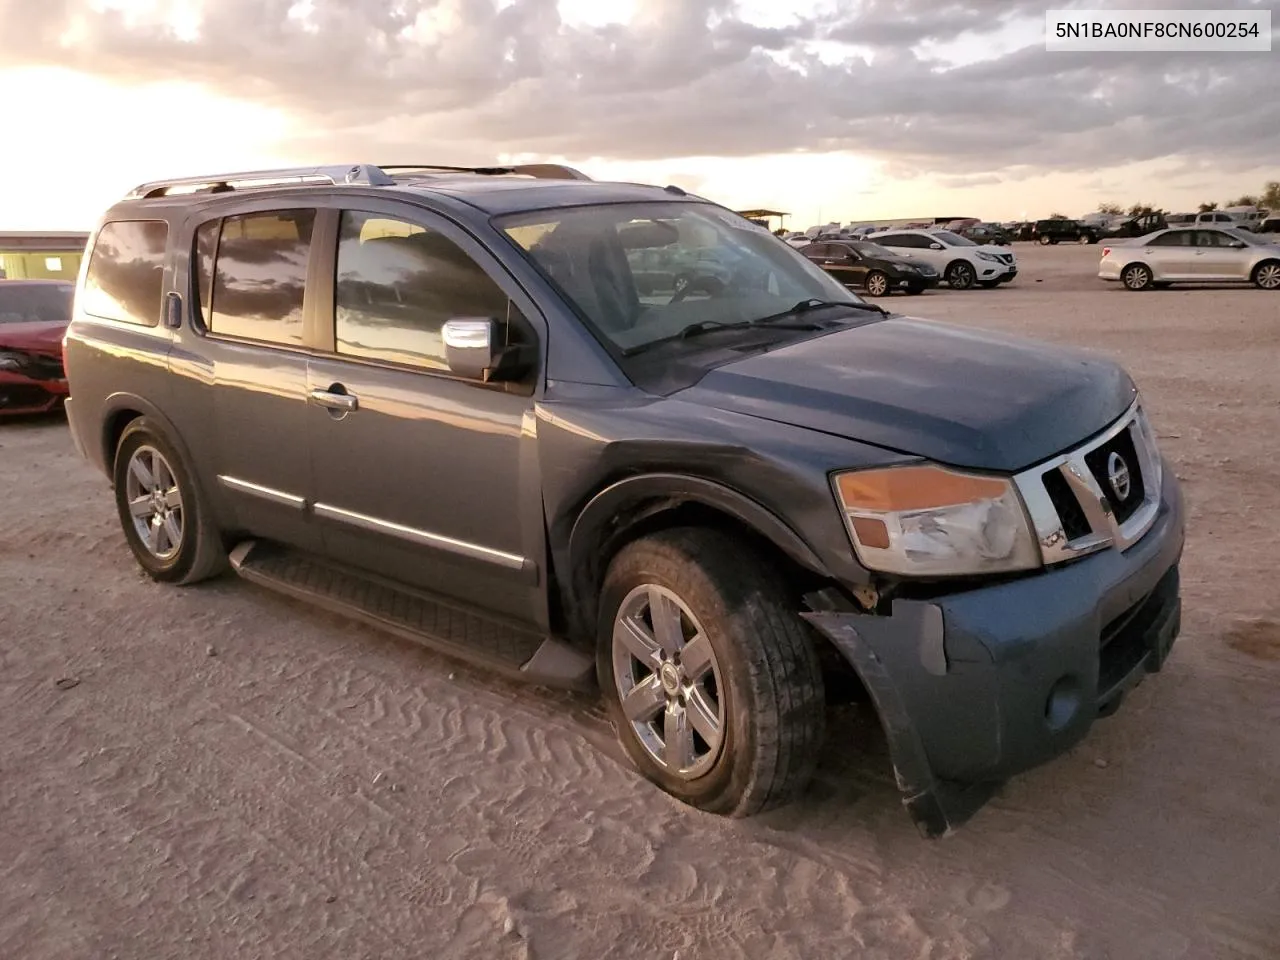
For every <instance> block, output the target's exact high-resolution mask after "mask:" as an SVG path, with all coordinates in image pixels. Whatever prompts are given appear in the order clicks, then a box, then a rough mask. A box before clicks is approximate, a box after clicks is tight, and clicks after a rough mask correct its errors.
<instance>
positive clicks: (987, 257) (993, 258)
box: [978, 250, 1000, 263]
mask: <svg viewBox="0 0 1280 960" xmlns="http://www.w3.org/2000/svg"><path fill="white" fill-rule="evenodd" d="M978 259H980V260H990V261H991V262H992V263H999V262H1000V258H999V257H997V256H996V255H995V254H994V253H986V252H984V251H982V250H979V251H978Z"/></svg>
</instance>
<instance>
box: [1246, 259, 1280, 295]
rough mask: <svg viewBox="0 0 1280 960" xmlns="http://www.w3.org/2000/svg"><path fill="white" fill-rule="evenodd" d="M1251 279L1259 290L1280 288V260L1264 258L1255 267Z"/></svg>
mask: <svg viewBox="0 0 1280 960" xmlns="http://www.w3.org/2000/svg"><path fill="white" fill-rule="evenodd" d="M1251 279H1252V280H1253V285H1254V286H1255V287H1257V288H1258V289H1259V290H1280V260H1263V261H1262V262H1261V263H1260V264H1258V265H1257V266H1256V267H1254V268H1253V277H1252V278H1251Z"/></svg>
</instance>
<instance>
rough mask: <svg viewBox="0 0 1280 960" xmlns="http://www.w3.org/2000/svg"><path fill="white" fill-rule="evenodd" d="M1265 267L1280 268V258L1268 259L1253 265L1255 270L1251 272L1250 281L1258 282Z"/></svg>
mask: <svg viewBox="0 0 1280 960" xmlns="http://www.w3.org/2000/svg"><path fill="white" fill-rule="evenodd" d="M1263 267H1280V257H1267V258H1265V259H1263V260H1259V261H1258V262H1257V263H1255V264H1254V265H1253V269H1252V270H1250V271H1249V280H1250V282H1251V283H1257V282H1258V274H1259V273H1261V272H1262V268H1263Z"/></svg>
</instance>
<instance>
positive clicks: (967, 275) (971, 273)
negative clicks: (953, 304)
mask: <svg viewBox="0 0 1280 960" xmlns="http://www.w3.org/2000/svg"><path fill="white" fill-rule="evenodd" d="M863 239H866V240H869V241H871V242H872V243H878V244H879V245H880V246H882V247H888V248H889V249H890V250H892V251H893V252H894V253H897V254H901V255H902V256H904V257H911V258H913V259H917V260H921V261H923V262H924V263H927V264H929V266H931V267H933V268H934V269H935V270H937V271H938V273H939V274H940V275H941V276H942V279H943V280H944V281H946V283H947V286H949V287H951V289H952V290H968V289H969V288H971V287H972V286H973V285H974V284H977V285H978V286H980V287H987V288H991V287H994V286H996V285H998V284H1001V283H1008V282H1009V281H1011V280H1012V279H1013V278H1014V277H1016V276H1017V275H1018V261H1017V258H1016V257H1015V256H1014V253H1013V249H1012V248H1011V247H998V246H995V245H994V244H985V245H979V244H976V243H974V242H973V241H972V240H968V239H966V238H965V237H962V236H960V235H959V234H957V233H953V232H952V231H950V230H937V229H932V228H930V229H925V230H884V231H881V232H878V233H872V234H869V235H867V236H866V237H864V238H863Z"/></svg>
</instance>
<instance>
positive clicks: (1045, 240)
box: [1040, 233, 1053, 247]
mask: <svg viewBox="0 0 1280 960" xmlns="http://www.w3.org/2000/svg"><path fill="white" fill-rule="evenodd" d="M1051 243H1053V238H1052V237H1050V236H1049V235H1048V234H1047V233H1046V234H1041V235H1040V246H1042V247H1047V246H1048V245H1049V244H1051Z"/></svg>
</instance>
